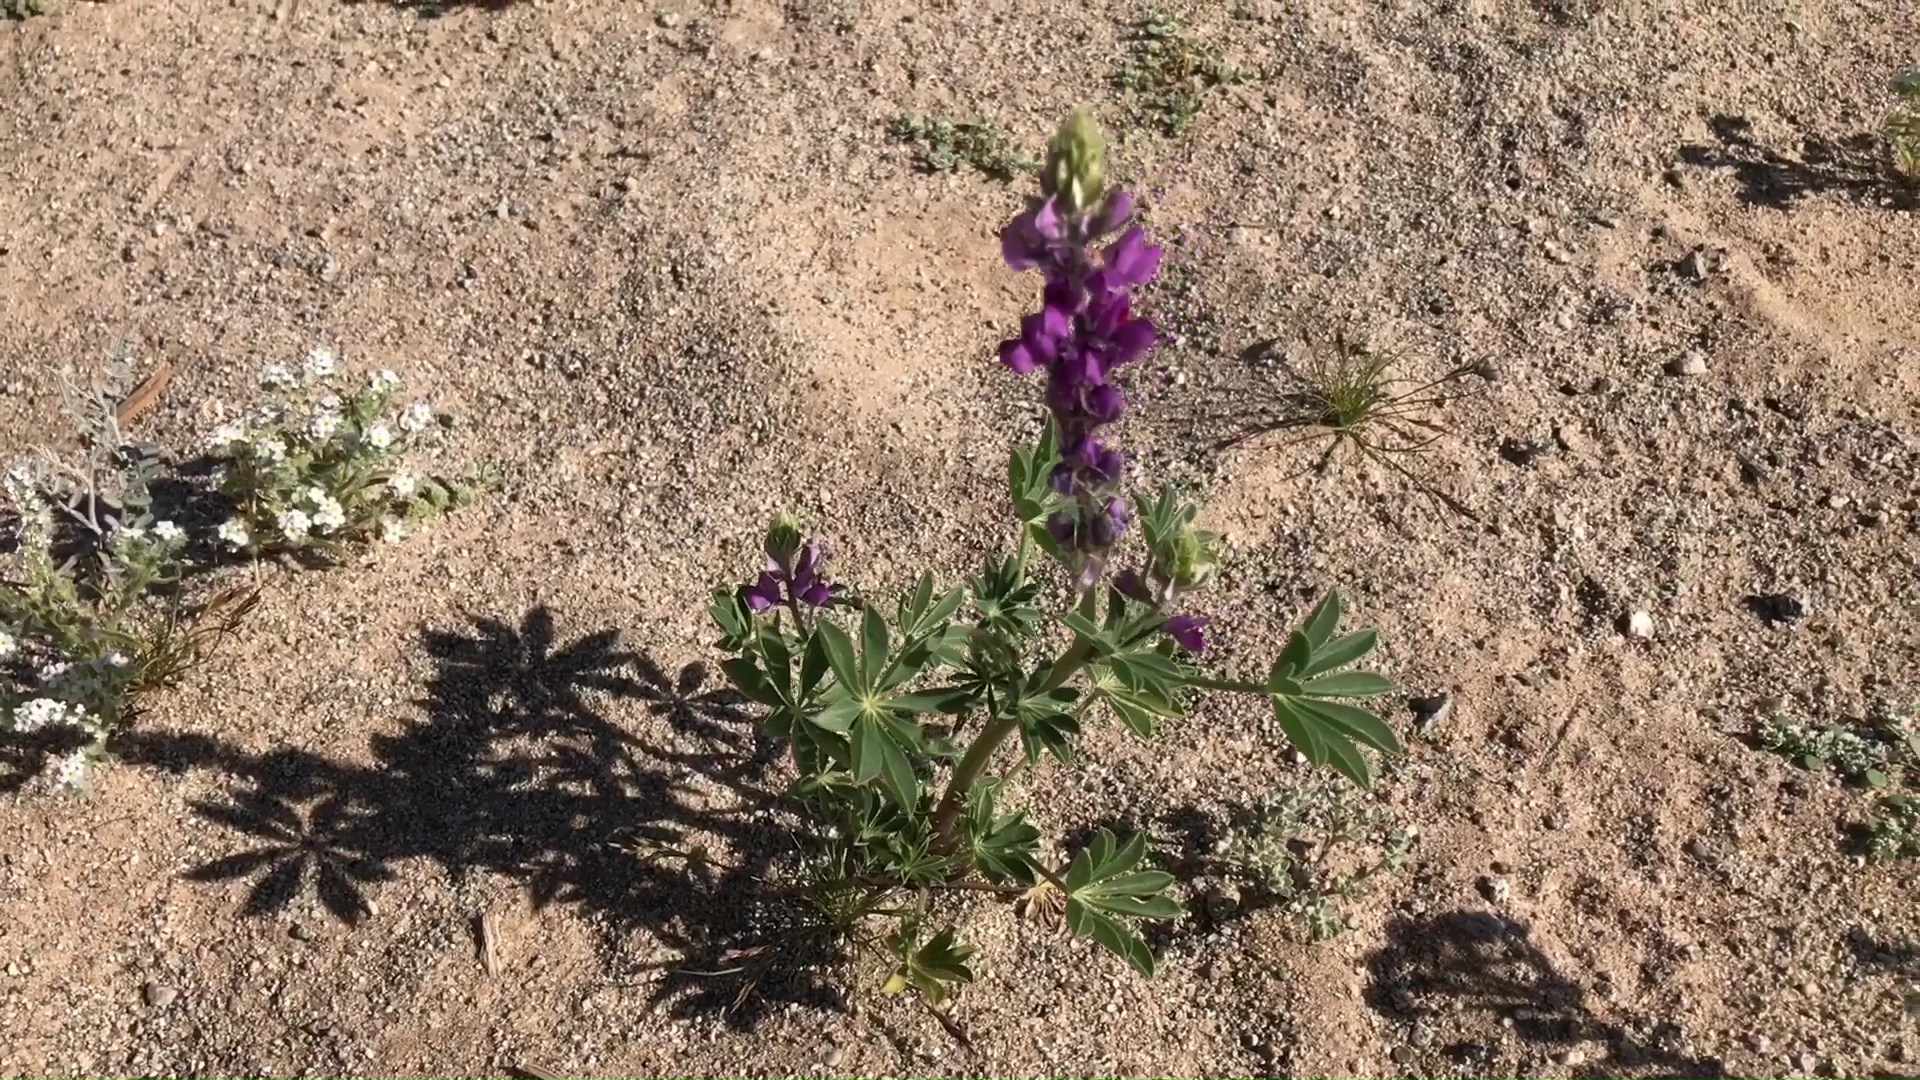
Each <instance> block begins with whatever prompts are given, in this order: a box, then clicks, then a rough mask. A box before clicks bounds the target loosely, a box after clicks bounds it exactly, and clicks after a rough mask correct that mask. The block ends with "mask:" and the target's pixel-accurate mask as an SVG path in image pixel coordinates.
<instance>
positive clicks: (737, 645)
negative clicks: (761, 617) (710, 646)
mask: <svg viewBox="0 0 1920 1080" xmlns="http://www.w3.org/2000/svg"><path fill="white" fill-rule="evenodd" d="M707 610H708V612H709V613H710V614H712V616H713V621H714V623H715V624H716V625H718V626H719V627H720V633H721V635H722V637H721V641H720V646H721V647H722V648H724V649H727V650H728V651H730V652H738V651H740V650H741V649H744V648H746V647H747V643H748V642H749V641H752V640H753V616H752V614H751V613H749V612H748V611H747V606H746V605H745V604H743V603H741V602H740V597H739V596H737V595H735V594H734V593H730V592H723V591H720V590H718V589H716V590H714V593H713V606H712V607H710V608H708V609H707Z"/></svg>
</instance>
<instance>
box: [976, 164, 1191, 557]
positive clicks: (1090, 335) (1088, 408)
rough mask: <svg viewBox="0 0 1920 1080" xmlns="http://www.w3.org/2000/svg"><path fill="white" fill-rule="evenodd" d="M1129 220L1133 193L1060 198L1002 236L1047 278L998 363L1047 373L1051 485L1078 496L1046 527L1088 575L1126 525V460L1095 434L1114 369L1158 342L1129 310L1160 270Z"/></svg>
mask: <svg viewBox="0 0 1920 1080" xmlns="http://www.w3.org/2000/svg"><path fill="white" fill-rule="evenodd" d="M1132 217H1133V199H1132V197H1131V196H1129V195H1128V194H1127V193H1125V192H1123V191H1115V192H1113V193H1111V194H1109V195H1107V196H1106V197H1105V198H1104V199H1101V200H1100V201H1099V202H1098V204H1097V205H1096V206H1094V207H1091V208H1085V209H1074V208H1071V206H1070V205H1069V204H1068V203H1066V202H1064V201H1063V200H1062V199H1061V198H1060V196H1059V195H1057V194H1056V195H1053V196H1050V197H1048V198H1047V199H1046V200H1045V201H1044V202H1042V203H1040V204H1039V205H1038V206H1035V207H1033V208H1032V209H1029V210H1027V211H1026V212H1025V213H1022V214H1021V215H1020V216H1018V217H1016V218H1014V219H1013V222H1012V223H1011V224H1009V225H1008V226H1007V227H1006V229H1005V230H1004V231H1003V232H1002V233H1001V234H1000V251H1001V254H1002V256H1003V257H1005V259H1006V261H1007V265H1008V266H1009V267H1011V268H1012V269H1014V270H1018V271H1025V270H1031V269H1035V268H1038V269H1039V270H1040V272H1041V274H1042V275H1044V276H1045V278H1046V287H1045V289H1044V290H1043V291H1042V294H1041V308H1040V310H1039V311H1037V312H1035V313H1033V314H1031V315H1028V316H1026V318H1025V319H1024V320H1022V322H1021V327H1020V336H1019V337H1017V338H1013V339H1011V340H1009V341H1005V342H1003V343H1001V345H1000V359H1001V360H1002V361H1004V362H1005V363H1006V365H1007V366H1008V367H1010V368H1012V369H1013V370H1014V371H1016V372H1019V373H1020V374H1023V375H1024V374H1027V373H1029V372H1032V371H1036V370H1040V369H1045V371H1046V372H1047V408H1048V409H1049V410H1050V411H1051V412H1052V413H1053V419H1054V423H1055V425H1056V427H1057V428H1058V432H1059V446H1060V463H1059V465H1058V466H1056V467H1055V469H1054V472H1053V476H1052V482H1053V487H1054V490H1055V491H1058V492H1059V493H1060V494H1062V495H1065V496H1068V497H1070V498H1072V499H1073V500H1074V506H1073V508H1072V509H1070V510H1062V511H1059V512H1058V513H1056V514H1054V515H1053V516H1052V518H1050V519H1049V520H1048V522H1047V528H1048V530H1049V531H1050V532H1051V533H1052V534H1053V537H1054V539H1055V540H1056V541H1058V542H1059V543H1060V545H1061V546H1062V547H1063V548H1066V549H1068V550H1069V551H1071V552H1073V553H1074V554H1075V556H1076V558H1078V559H1079V560H1080V566H1081V569H1082V571H1083V576H1084V577H1086V578H1091V577H1095V576H1097V575H1098V574H1099V572H1100V569H1101V567H1102V565H1103V564H1104V556H1105V553H1106V550H1107V549H1108V548H1110V547H1112V546H1113V543H1114V541H1115V540H1117V539H1118V538H1119V537H1120V534H1121V533H1122V532H1123V531H1124V530H1125V528H1126V524H1127V509H1126V503H1125V501H1124V500H1122V499H1121V498H1120V497H1119V495H1118V493H1117V490H1116V489H1117V487H1118V484H1119V480H1120V474H1121V470H1122V468H1123V467H1124V465H1125V459H1124V458H1123V457H1122V456H1121V454H1120V452H1119V451H1118V450H1116V449H1114V448H1113V447H1111V446H1109V445H1107V443H1106V442H1105V441H1103V440H1102V439H1101V438H1100V435H1099V429H1100V428H1101V427H1102V426H1104V425H1106V424H1110V423H1112V422H1113V421H1115V420H1117V419H1119V418H1120V414H1121V413H1122V412H1123V411H1124V410H1125V408H1126V398H1125V396H1124V395H1123V394H1122V393H1121V390H1120V387H1119V386H1117V385H1115V383H1114V381H1113V374H1114V370H1115V369H1116V368H1119V367H1121V366H1123V365H1126V364H1130V363H1132V362H1133V361H1135V360H1138V359H1139V358H1140V357H1141V356H1143V355H1145V354H1146V352H1147V350H1148V349H1151V348H1152V347H1153V346H1154V344H1155V342H1157V341H1158V340H1159V334H1158V331H1156V330H1155V329H1154V325H1153V323H1152V322H1151V321H1150V320H1148V319H1145V318H1141V317H1138V316H1136V315H1134V313H1133V290H1134V289H1135V288H1138V287H1139V286H1141V285H1144V284H1146V283H1147V282H1149V281H1151V280H1153V277H1154V275H1155V274H1156V273H1157V272H1158V271H1159V269H1160V249H1159V248H1158V247H1155V246H1153V245H1151V244H1149V243H1147V238H1146V233H1145V232H1144V231H1143V230H1141V228H1140V227H1139V226H1137V225H1135V226H1132V227H1131V228H1129V227H1128V223H1129V221H1130V220H1131V219H1132ZM1122 230H1125V231H1124V232H1122ZM1116 233H1119V236H1118V238H1117V239H1113V240H1112V241H1111V242H1110V243H1107V244H1106V246H1105V247H1104V248H1100V247H1099V245H1100V244H1101V243H1102V242H1103V241H1105V240H1107V239H1108V238H1110V237H1113V236H1114V234H1116Z"/></svg>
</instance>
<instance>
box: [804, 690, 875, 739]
mask: <svg viewBox="0 0 1920 1080" xmlns="http://www.w3.org/2000/svg"><path fill="white" fill-rule="evenodd" d="M865 711H866V706H865V705H864V704H862V703H861V702H859V701H856V700H854V699H853V698H850V697H842V698H840V699H838V700H836V701H832V702H829V703H828V704H827V705H826V706H825V707H824V708H821V709H820V710H818V711H816V712H814V713H812V714H811V715H809V716H808V717H807V719H808V720H810V721H812V722H813V723H815V724H817V725H819V726H820V727H823V728H826V729H827V730H828V731H832V732H837V733H839V734H841V735H845V734H846V733H847V732H849V731H852V730H853V722H854V721H855V720H858V719H860V715H861V714H862V713H864V712H865Z"/></svg>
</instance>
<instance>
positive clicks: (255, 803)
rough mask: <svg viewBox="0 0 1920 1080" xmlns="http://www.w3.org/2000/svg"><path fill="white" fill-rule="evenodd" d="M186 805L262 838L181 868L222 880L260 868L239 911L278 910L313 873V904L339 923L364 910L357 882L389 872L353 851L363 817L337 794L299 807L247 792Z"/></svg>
mask: <svg viewBox="0 0 1920 1080" xmlns="http://www.w3.org/2000/svg"><path fill="white" fill-rule="evenodd" d="M193 809H194V812H195V813H197V814H199V815H200V816H201V817H204V818H206V819H207V820H209V821H213V822H216V823H218V824H221V825H225V826H227V827H228V828H230V829H232V830H234V831H235V832H240V833H245V834H247V835H248V836H254V837H258V838H260V839H262V840H265V841H266V843H264V844H262V845H261V846H259V847H256V848H251V849H249V850H247V851H242V852H239V853H237V854H234V855H229V856H227V857H225V858H222V859H215V860H214V861H212V862H210V863H207V864H206V865H204V866H200V867H197V868H195V869H194V870H192V871H190V872H189V873H188V874H187V879H188V880H189V881H228V880H232V879H234V878H239V877H251V876H253V875H255V874H258V873H260V872H261V871H263V870H264V871H266V872H265V874H264V875H263V876H262V877H260V879H259V880H258V881H257V882H255V883H254V886H253V890H252V891H251V892H250V893H248V894H247V904H246V907H245V908H243V909H242V911H243V913H244V914H247V915H266V914H270V913H272V912H275V911H280V910H282V909H284V908H285V907H286V906H287V905H288V904H291V903H292V902H293V900H294V899H295V898H296V897H297V896H299V895H300V892H301V890H302V888H303V887H304V886H305V884H306V880H307V878H309V877H311V878H313V880H314V888H315V891H316V893H317V894H318V896H319V899H320V903H321V904H322V905H323V906H324V907H325V908H326V909H327V910H328V911H329V912H331V913H332V914H333V916H334V917H335V918H337V919H339V920H341V921H342V922H358V921H359V920H360V918H361V917H362V916H364V915H365V914H366V913H367V910H368V908H367V900H366V896H365V894H364V893H363V892H362V891H361V887H362V886H364V885H368V884H372V883H374V882H379V881H389V880H391V879H392V878H393V871H392V870H390V869H388V868H387V867H386V866H385V865H383V864H381V863H379V862H376V861H374V860H373V859H370V858H368V857H366V856H364V855H361V854H358V853H357V852H358V851H360V850H363V849H364V848H365V847H367V846H368V845H367V844H365V843H364V840H365V838H364V837H359V836H356V835H355V832H356V830H357V829H361V828H364V827H366V825H367V824H368V822H367V820H366V817H365V814H364V813H363V812H362V811H361V810H360V809H359V808H357V807H355V806H354V805H353V804H352V803H351V802H350V801H348V800H346V799H343V798H342V797H341V796H340V795H338V794H335V795H330V796H328V797H327V798H325V799H322V800H321V801H320V802H319V803H318V804H316V805H315V806H314V807H313V809H312V810H310V811H308V812H306V813H304V814H303V813H302V812H301V811H300V810H298V809H296V808H295V806H294V804H292V803H290V802H289V801H287V800H286V799H282V798H279V797H276V796H273V795H269V794H267V793H266V792H263V791H254V792H250V793H247V794H245V795H242V796H241V797H239V798H238V799H236V800H235V801H234V802H233V803H231V804H228V805H221V804H217V803H209V802H196V803H194V804H193Z"/></svg>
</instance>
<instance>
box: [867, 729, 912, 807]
mask: <svg viewBox="0 0 1920 1080" xmlns="http://www.w3.org/2000/svg"><path fill="white" fill-rule="evenodd" d="M849 734H850V737H851V743H852V750H853V779H854V782H855V783H859V784H866V783H871V782H872V781H873V780H875V779H876V778H877V779H879V780H880V781H881V782H882V783H884V784H885V785H886V788H887V791H888V793H889V794H891V795H892V796H893V798H894V799H895V801H897V802H898V803H899V804H900V805H901V806H902V807H912V806H915V805H918V803H919V801H920V778H919V777H918V776H917V775H915V774H914V771H913V759H912V758H910V757H908V756H907V749H908V747H906V746H903V745H902V742H903V741H904V740H903V738H902V734H901V731H900V727H899V725H898V724H897V722H895V721H892V720H890V719H888V718H887V717H886V716H884V715H878V714H874V713H863V714H862V715H861V716H860V718H859V719H857V720H855V721H854V723H853V730H852V731H851V732H850V733H849Z"/></svg>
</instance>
